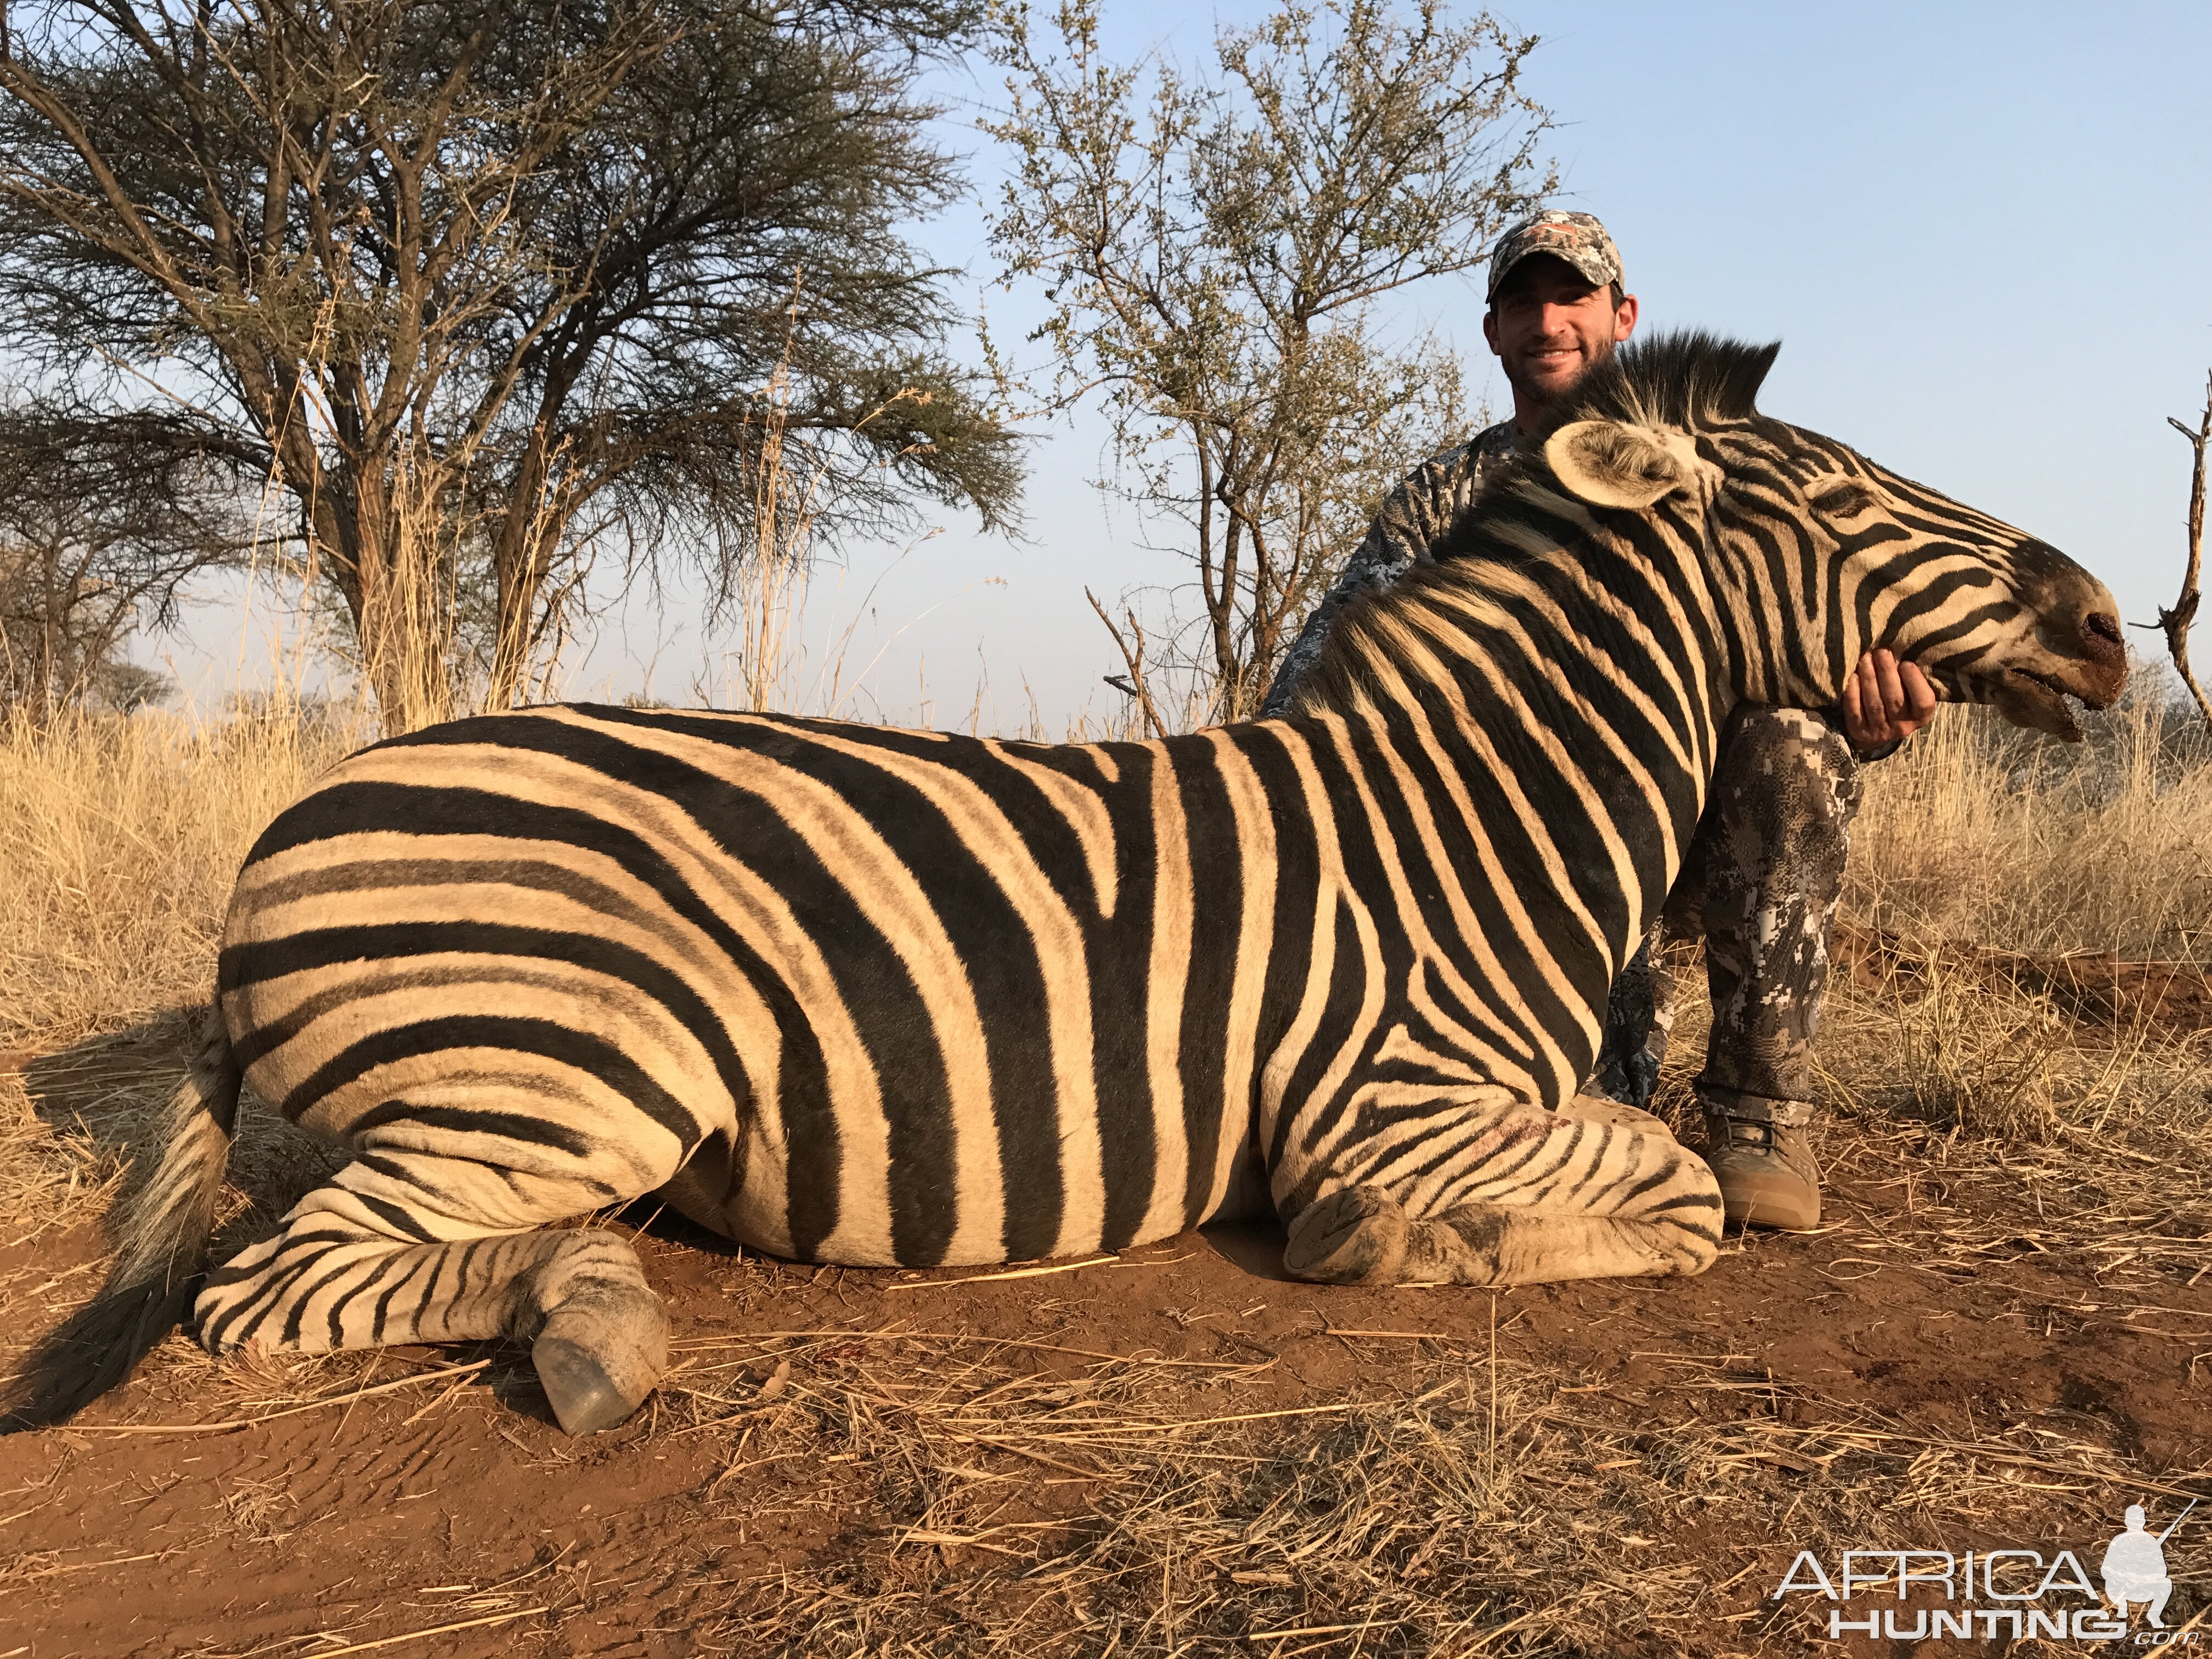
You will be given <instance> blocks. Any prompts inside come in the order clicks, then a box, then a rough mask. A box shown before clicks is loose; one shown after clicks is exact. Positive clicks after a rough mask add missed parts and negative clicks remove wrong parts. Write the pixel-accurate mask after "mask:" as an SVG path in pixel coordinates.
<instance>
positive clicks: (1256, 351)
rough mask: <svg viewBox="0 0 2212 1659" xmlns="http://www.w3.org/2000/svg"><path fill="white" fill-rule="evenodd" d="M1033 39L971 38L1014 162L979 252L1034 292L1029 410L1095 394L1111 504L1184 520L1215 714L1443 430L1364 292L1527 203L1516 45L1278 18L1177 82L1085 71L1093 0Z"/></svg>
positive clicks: (1343, 16)
mask: <svg viewBox="0 0 2212 1659" xmlns="http://www.w3.org/2000/svg"><path fill="white" fill-rule="evenodd" d="M1052 29H1053V33H1054V34H1055V35H1056V36H1057V37H1058V45H1057V50H1056V51H1055V50H1053V49H1051V48H1045V49H1040V47H1039V46H1038V44H1037V42H1036V37H1035V36H1034V34H1033V33H1032V28H1031V24H1030V17H1029V15H1028V13H1027V12H1026V11H1025V10H1024V11H1021V12H1018V13H1016V14H1014V15H1012V16H1011V17H1010V18H1009V19H1008V20H1006V23H1005V26H1004V28H1003V31H1002V33H1001V35H1000V39H999V40H998V42H997V45H996V46H995V51H996V53H997V56H998V59H999V61H1000V63H1001V64H1003V65H1004V66H1005V67H1006V70H1008V71H1009V74H1008V79H1007V82H1006V85H1007V90H1008V92H1009V94H1011V100H1012V101H1011V106H1010V109H1009V112H1008V113H1007V115H1006V118H1004V119H1003V120H1001V121H998V122H994V123H991V124H988V125H987V131H990V132H991V133H992V134H993V135H994V136H995V137H998V138H1000V140H1001V141H1003V142H1004V143H1006V144H1008V145H1009V146H1011V147H1012V151H1013V155H1014V158H1015V166H1014V168H1013V173H1012V177H1011V178H1010V179H1008V181H1007V183H1006V187H1005V191H1004V196H1003V199H1002V202H1001V204H1000V210H999V211H998V213H997V214H996V215H995V216H994V218H993V220H992V222H991V235H992V238H993V240H994V245H995V246H996V248H997V250H998V252H999V253H1000V257H1001V259H1002V262H1003V273H1004V276H1005V278H1006V280H1008V281H1011V280H1012V279H1014V278H1016V277H1034V278H1037V279H1040V280H1042V281H1043V282H1044V283H1047V285H1048V287H1047V294H1046V297H1047V299H1048V301H1049V303H1050V305H1051V307H1052V310H1051V312H1050V314H1049V316H1048V319H1047V320H1046V321H1045V322H1044V324H1043V325H1042V326H1041V327H1040V328H1039V329H1038V330H1037V331H1036V333H1035V334H1033V335H1032V336H1031V338H1032V339H1033V340H1042V341H1044V342H1046V343H1049V344H1050V345H1051V346H1052V347H1053V349H1054V352H1055V354H1056V356H1057V359H1058V364H1059V368H1058V373H1057V377H1056V379H1055V381H1054V388H1053V394H1052V395H1053V399H1054V406H1055V407H1059V408H1062V409H1064V408H1066V407H1068V406H1070V405H1073V404H1075V403H1076V402H1078V401H1079V400H1080V399H1081V398H1084V397H1085V396H1087V395H1089V394H1091V392H1094V391H1097V392H1102V393H1103V400H1104V404H1105V407H1106V410H1107V412H1108V414H1109V416H1110V418H1111V420H1112V422H1113V429H1114V434H1115V441H1116V447H1117V454H1118V456H1119V458H1120V459H1121V460H1122V461H1123V462H1124V463H1125V464H1127V465H1128V466H1129V468H1130V469H1131V471H1132V472H1133V476H1134V479H1135V482H1134V484H1133V488H1132V493H1133V494H1134V495H1136V496H1137V497H1138V499H1139V501H1141V502H1142V503H1143V504H1144V505H1145V506H1146V507H1147V508H1149V509H1152V510H1154V511H1158V512H1161V513H1167V514H1170V515H1172V516H1173V517H1175V518H1176V519H1177V520H1181V521H1182V523H1183V524H1184V526H1186V532H1185V533H1186V534H1187V535H1188V552H1189V556H1190V558H1191V562H1192V563H1193V564H1194V567H1195V572H1196V575H1197V581H1198V589H1199V596H1200V600H1201V603H1202V606H1203V614H1202V616H1201V617H1200V618H1199V619H1198V622H1197V632H1198V635H1199V637H1198V639H1197V641H1196V642H1195V644H1194V646H1191V647H1187V654H1186V659H1185V660H1186V662H1187V663H1188V665H1189V666H1191V667H1192V668H1193V669H1194V670H1195V671H1196V674H1197V678H1198V679H1199V681H1200V684H1201V686H1202V687H1203V688H1204V690H1205V692H1206V703H1207V705H1208V707H1209V708H1210V712H1211V714H1212V717H1213V718H1216V719H1221V720H1233V719H1237V718H1240V717H1242V716H1244V715H1248V714H1252V713H1254V712H1256V710H1257V708H1258V707H1259V703H1260V701H1261V698H1262V697H1263V696H1264V695H1265V693H1266V689H1267V683H1268V680H1269V678H1270V677H1271V676H1272V674H1273V671H1274V668H1275V665H1276V662H1277V660H1278V659H1279V656H1280V655H1281V653H1282V651H1283V649H1284V648H1285V646H1286V644H1287V642H1288V639H1289V637H1290V630H1291V629H1293V628H1294V627H1295V625H1296V624H1297V621H1298V620H1299V618H1300V617H1302V616H1303V615H1304V612H1305V611H1307V610H1308V609H1310V606H1311V605H1313V603H1314V602H1315V600H1316V599H1318V598H1319V596H1320V594H1321V593H1322V592H1323V591H1325V588H1326V586H1327V584H1328V581H1329V580H1331V579H1332V578H1333V577H1334V574H1335V573H1336V571H1337V569H1338V568H1340V565H1341V562H1342V560H1343V558H1344V556H1346V554H1347V553H1348V552H1349V551H1350V550H1351V548H1352V545H1354V544H1356V541H1357V539H1358V536H1359V534H1360V533H1361V532H1362V531H1363V530H1364V527H1365V526H1366V524H1367V522H1368V520H1369V519H1370V517H1371V515H1372V513H1373V512H1374V510H1375V509H1376V507H1377V506H1378V505H1379V504H1380V501H1381V500H1382V497H1383V495H1384V494H1385V493H1386V492H1387V491H1388V489H1389V487H1390V486H1391V484H1393V483H1395V481H1396V480H1397V478H1398V477H1400V476H1401V475H1402V474H1403V473H1404V472H1405V471H1407V470H1408V469H1409V468H1410V466H1411V465H1413V462H1415V461H1416V460H1418V459H1419V458H1420V457H1421V456H1422V455H1424V454H1426V453H1430V452H1431V450H1433V449H1434V448H1435V447H1438V446H1439V445H1440V444H1442V443H1443V442H1445V441H1449V440H1451V439H1453V438H1455V437H1458V436H1461V435H1462V427H1463V415H1462V403H1461V386H1460V380H1459V376H1458V371H1457V365H1456V363H1455V361H1454V360H1453V359H1452V358H1451V357H1450V356H1449V355H1448V354H1447V353H1445V352H1444V351H1443V350H1442V349H1440V348H1439V346H1438V345H1437V342H1436V341H1435V340H1434V339H1433V337H1419V338H1416V339H1414V340H1413V341H1412V343H1409V344H1403V345H1398V346H1393V345H1392V344H1390V343H1389V342H1388V340H1387V339H1386V337H1385V332H1384V329H1383V322H1382V319H1381V316H1380V310H1379V304H1378V302H1380V301H1382V300H1383V297H1384V296H1386V295H1390V294H1392V293H1394V292H1395V291H1396V290H1398V289H1404V288H1406V287H1407V286H1408V285H1410V284H1412V283H1418V282H1420V281H1422V280H1424V279H1426V278H1429V277H1434V276H1444V275H1447V274H1449V273H1451V272H1455V271H1462V270H1468V269H1470V268H1471V267H1473V266H1474V265H1476V264H1480V262H1481V261H1482V260H1484V259H1485V258H1487V257H1488V255H1489V251H1490V244H1491V242H1492V240H1493V239H1494V237H1495V235H1496V234H1497V232H1498V230H1499V229H1500V228H1503V227H1504V225H1505V224H1507V223H1509V222H1510V221H1511V220H1512V219H1514V218H1515V217H1516V216H1519V215H1521V214H1522V213H1523V212H1524V211H1526V210H1528V209H1529V208H1531V207H1533V206H1534V204H1535V203H1536V202H1537V201H1538V200H1540V199H1541V197H1542V196H1543V194H1545V193H1546V192H1547V191H1548V190H1549V189H1551V188H1552V186H1553V183H1554V179H1553V177H1552V175H1550V174H1549V173H1547V172H1545V171H1543V170H1541V169H1540V168H1539V167H1538V164H1537V161H1536V146H1537V144H1538V142H1539V140H1540V138H1541V135H1542V134H1543V132H1544V131H1546V130H1547V127H1548V126H1549V125H1550V118H1549V116H1548V115H1547V112H1545V111H1544V110H1543V109H1542V108H1541V107H1540V106H1538V105H1536V104H1535V103H1534V102H1533V101H1531V100H1529V99H1528V96H1527V95H1526V94H1524V93H1523V92H1522V89H1521V72H1522V65H1523V64H1524V62H1525V60H1526V59H1527V58H1528V53H1529V52H1531V51H1532V50H1533V49H1534V46H1535V45H1536V41H1535V39H1534V37H1533V36H1519V35H1516V34H1513V33H1510V31H1508V30H1507V29H1506V28H1504V27H1503V26H1502V25H1500V24H1498V23H1497V22H1496V21H1492V18H1491V17H1490V16H1489V15H1487V14H1481V15H1477V16H1476V17H1474V19H1473V20H1472V21H1468V22H1467V23H1464V24H1461V25H1452V24H1449V23H1447V22H1446V21H1444V20H1443V15H1442V9H1441V7H1440V5H1439V4H1438V3H1437V0H1419V4H1418V5H1417V7H1416V9H1414V10H1413V11H1412V12H1411V13H1410V14H1401V13H1398V12H1395V11H1394V10H1392V9H1390V8H1389V6H1388V5H1387V4H1383V3H1376V0H1328V3H1327V4H1326V5H1324V6H1323V7H1322V9H1319V10H1316V9H1311V8H1309V7H1307V6H1304V5H1302V4H1299V3H1297V0H1282V3H1280V4H1279V7H1278V9H1277V10H1276V11H1275V13H1274V15H1273V16H1272V17H1270V18H1269V19H1268V20H1267V21H1265V22H1263V23H1262V24H1261V25H1260V26H1259V27H1255V28H1252V29H1249V30H1242V31H1239V30H1225V31H1223V32H1222V33H1220V34H1219V35H1218V38H1217V40H1216V42H1215V47H1214V54H1213V57H1214V64H1213V67H1212V70H1210V71H1209V72H1207V73H1206V75H1204V76H1199V77H1197V78H1186V77H1185V76H1183V75H1182V74H1181V73H1179V72H1178V71H1177V70H1176V69H1175V68H1174V67H1172V66H1171V65H1170V64H1164V63H1158V62H1154V63H1151V64H1137V65H1124V66H1116V65H1115V64H1109V63H1108V62H1107V61H1105V59H1104V58H1103V56H1102V54H1101V52H1100V49H1099V44H1098V7H1097V0H1062V3H1061V4H1060V6H1059V9H1057V10H1056V11H1055V12H1054V15H1053V20H1052ZM1102 614H1103V613H1102Z"/></svg>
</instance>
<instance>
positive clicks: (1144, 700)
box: [1083, 587, 1168, 738]
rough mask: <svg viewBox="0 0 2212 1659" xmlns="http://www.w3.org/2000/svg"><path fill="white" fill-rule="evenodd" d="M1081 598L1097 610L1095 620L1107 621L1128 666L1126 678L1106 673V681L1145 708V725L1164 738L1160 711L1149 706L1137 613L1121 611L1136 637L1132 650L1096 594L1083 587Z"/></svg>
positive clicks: (1149, 688)
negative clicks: (1135, 644)
mask: <svg viewBox="0 0 2212 1659" xmlns="http://www.w3.org/2000/svg"><path fill="white" fill-rule="evenodd" d="M1083 597H1084V598H1085V599H1088V600H1090V601H1091V609H1092V610H1093V611H1097V613H1098V620H1099V621H1100V622H1103V623H1105V624H1106V631H1107V632H1108V633H1109V634H1111V635H1113V636H1114V643H1115V645H1116V646H1118V647H1121V660H1122V661H1123V662H1124V663H1126V664H1127V665H1128V669H1129V677H1128V678H1127V679H1126V680H1125V679H1123V678H1121V676H1120V675H1118V674H1109V675H1108V676H1106V684H1109V685H1110V686H1112V687H1113V688H1114V689H1115V690H1116V691H1119V692H1121V694H1122V695H1123V696H1128V697H1134V698H1135V699H1136V700H1137V707H1138V708H1139V709H1141V710H1143V711H1144V716H1145V725H1146V728H1147V729H1148V730H1150V731H1151V732H1152V735H1153V736H1154V737H1156V738H1164V737H1165V736H1167V734H1168V729H1167V727H1166V726H1164V725H1162V724H1161V723H1160V712H1159V710H1158V708H1154V707H1153V706H1152V686H1151V685H1150V684H1148V683H1147V682H1146V679H1145V630H1144V629H1143V628H1142V627H1141V626H1139V623H1138V622H1137V613H1136V612H1135V611H1124V612H1123V613H1122V614H1123V615H1124V616H1125V617H1127V619H1128V623H1129V631H1130V632H1131V633H1132V634H1134V635H1136V636H1137V648H1136V649H1135V650H1134V651H1131V650H1130V648H1129V644H1128V641H1126V640H1124V639H1123V638H1122V637H1121V629H1118V628H1116V627H1115V625H1114V619H1113V618H1112V617H1109V616H1108V615H1107V614H1106V607H1105V606H1104V605H1101V604H1099V603H1098V596H1097V594H1096V593H1093V592H1091V590H1090V589H1089V588H1087V587H1086V588H1085V589H1084V590H1083Z"/></svg>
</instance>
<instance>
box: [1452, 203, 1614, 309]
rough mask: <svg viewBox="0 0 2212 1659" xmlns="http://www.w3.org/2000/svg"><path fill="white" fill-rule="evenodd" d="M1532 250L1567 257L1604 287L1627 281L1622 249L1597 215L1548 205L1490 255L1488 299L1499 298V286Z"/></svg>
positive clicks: (1511, 234)
mask: <svg viewBox="0 0 2212 1659" xmlns="http://www.w3.org/2000/svg"><path fill="white" fill-rule="evenodd" d="M1532 253H1548V254H1550V255H1551V256H1552V257H1553V258H1554V259H1564V260H1565V261H1566V263H1567V264H1571V265H1572V266H1573V267H1574V268H1575V269H1576V270H1579V271H1580V272H1582V274H1583V276H1587V277H1589V279H1590V281H1592V282H1593V283H1597V284H1598V285H1599V286H1600V287H1603V286H1604V285H1605V284H1606V283H1620V282H1625V281H1626V278H1625V277H1623V276H1622V275H1621V272H1620V249H1619V248H1617V247H1615V246H1613V238H1612V237H1610V236H1608V235H1607V234H1605V227H1604V226H1603V225H1601V224H1600V223H1599V222H1598V221H1597V215H1595V213H1569V212H1567V211H1565V210H1564V209H1560V208H1546V209H1545V210H1543V211H1542V212H1541V213H1539V214H1536V215H1535V216H1533V217H1531V218H1528V219H1524V220H1522V222H1520V223H1519V224H1517V225H1516V226H1514V227H1513V228H1512V229H1510V230H1509V231H1507V232H1506V233H1505V234H1504V236H1503V237H1502V238H1500V239H1499V240H1498V246H1497V249H1496V250H1495V251H1494V252H1492V254H1491V256H1490V289H1489V291H1488V293H1487V294H1486V295H1484V298H1485V299H1486V300H1495V299H1496V298H1497V297H1498V287H1499V285H1500V284H1501V283H1504V281H1505V279H1506V277H1507V276H1510V274H1511V273H1512V270H1513V267H1514V266H1516V265H1517V264H1520V263H1521V262H1522V260H1523V259H1525V258H1528V256H1529V255H1530V254H1532Z"/></svg>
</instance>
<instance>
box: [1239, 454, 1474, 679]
mask: <svg viewBox="0 0 2212 1659" xmlns="http://www.w3.org/2000/svg"><path fill="white" fill-rule="evenodd" d="M1511 453H1513V422H1510V421H1500V422H1498V424H1497V425H1496V426H1493V427H1488V428H1485V429H1484V430H1482V431H1480V432H1479V433H1477V434H1476V435H1474V438H1472V439H1471V440H1469V441H1468V442H1466V443H1463V444H1462V445H1460V446H1459V447H1457V448H1455V449H1447V450H1446V451H1444V452H1443V453H1442V454H1441V455H1435V456H1431V458H1430V459H1427V460H1426V461H1424V462H1423V463H1422V464H1421V465H1419V467H1416V468H1415V469H1414V470H1413V472H1412V473H1410V474H1409V475H1408V476H1407V478H1406V480H1405V482H1403V483H1401V484H1400V485H1399V486H1398V487H1397V488H1396V489H1394V490H1392V491H1391V492H1390V498H1389V500H1388V501H1384V502H1383V510H1382V512H1381V513H1377V514H1376V519H1375V522H1374V524H1373V525H1371V526H1369V528H1368V532H1367V535H1366V538H1364V540H1363V541H1361V543H1360V544H1359V545H1358V547H1356V548H1354V549H1353V550H1352V557H1351V558H1350V559H1349V560H1347V561H1346V563H1345V567H1344V574H1343V575H1341V576H1340V577H1338V578H1337V582H1336V586H1334V587H1332V588H1331V589H1329V591H1328V593H1327V594H1326V595H1325V596H1323V598H1322V602H1321V603H1320V604H1319V605H1316V606H1315V607H1314V612H1313V615H1312V616H1310V617H1307V618H1306V625H1305V626H1304V628H1302V629H1299V630H1298V636H1297V639H1296V640H1294V641H1291V648H1290V649H1289V650H1288V651H1286V652H1285V653H1283V661H1282V665H1281V666H1280V667H1279V668H1278V669H1276V671H1275V678H1274V682H1273V684H1271V685H1269V686H1268V688H1267V702H1265V703H1263V704H1261V708H1260V713H1261V716H1262V718H1264V717H1266V716H1267V715H1270V714H1281V713H1282V712H1283V710H1284V709H1285V708H1286V707H1287V706H1288V705H1289V703H1290V700H1291V692H1292V690H1295V689H1296V687H1297V683H1298V681H1299V680H1300V679H1301V678H1304V675H1305V673H1306V671H1307V670H1308V669H1310V668H1311V667H1312V666H1313V665H1314V659H1316V657H1318V656H1320V654H1321V645H1322V641H1323V640H1325V639H1327V638H1328V630H1329V629H1330V627H1331V626H1332V625H1333V624H1334V623H1335V621H1336V613H1337V612H1338V611H1341V610H1343V609H1344V606H1345V602H1346V600H1348V599H1351V598H1352V595H1354V594H1355V593H1364V592H1370V590H1374V589H1380V588H1385V587H1388V586H1390V584H1391V583H1393V582H1395V581H1396V580H1398V578H1399V577H1401V576H1402V575H1404V574H1406V572H1407V571H1408V570H1410V569H1411V568H1413V566H1415V565H1417V564H1421V563H1425V562H1427V560H1428V557H1429V550H1430V549H1431V548H1432V547H1434V546H1435V545H1436V544H1437V542H1439V541H1441V540H1442V539H1443V533H1444V532H1445V531H1447V530H1449V528H1450V527H1451V521H1452V520H1454V519H1455V518H1457V517H1458V516H1459V513H1460V510H1461V509H1462V507H1466V505H1467V504H1468V502H1469V501H1473V500H1474V492H1475V490H1476V489H1477V487H1478V486H1480V483H1482V479H1483V475H1484V474H1485V473H1486V472H1487V471H1489V470H1490V469H1491V468H1492V467H1494V466H1496V465H1498V463H1499V462H1500V461H1501V460H1503V459H1504V458H1505V457H1507V456H1508V455H1510V454H1511Z"/></svg>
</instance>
